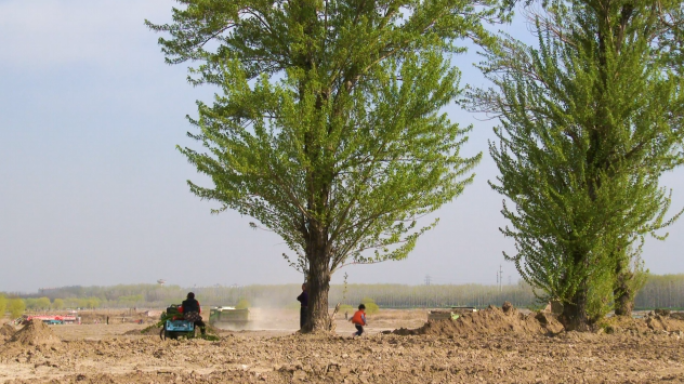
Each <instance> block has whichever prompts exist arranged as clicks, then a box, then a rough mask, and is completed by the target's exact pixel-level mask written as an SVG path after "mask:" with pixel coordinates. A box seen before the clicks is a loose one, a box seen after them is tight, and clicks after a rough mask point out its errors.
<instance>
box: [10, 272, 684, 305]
mask: <svg viewBox="0 0 684 384" xmlns="http://www.w3.org/2000/svg"><path fill="white" fill-rule="evenodd" d="M299 289H300V287H299V285H298V284H284V285H249V286H242V287H241V286H212V287H195V288H183V287H180V286H177V285H171V286H159V285H152V284H138V285H117V286H111V287H99V286H92V287H80V286H72V287H62V288H54V289H43V290H40V291H39V292H38V293H36V294H31V295H26V294H23V295H17V294H14V295H7V296H6V295H0V313H1V312H11V311H12V309H11V307H12V306H13V308H14V312H13V313H14V314H16V313H17V312H20V313H19V315H21V314H23V313H24V311H25V310H26V311H29V312H36V311H49V310H53V311H55V310H56V311H59V310H65V309H77V308H79V309H82V310H83V309H96V308H133V307H139V308H163V307H166V306H168V305H170V304H178V303H180V302H181V301H182V300H183V299H184V297H185V295H186V294H187V292H188V291H189V290H192V291H194V292H195V293H196V295H197V297H198V298H199V299H200V302H201V303H202V305H237V304H238V303H239V302H240V301H243V302H248V303H249V305H251V306H256V307H293V308H294V307H295V305H296V304H297V303H296V300H295V297H296V296H297V294H298V293H299ZM369 299H370V300H372V301H374V302H375V303H376V304H377V305H378V306H379V307H380V308H435V307H450V306H474V307H480V308H482V307H486V306H488V305H490V304H493V305H501V304H502V303H503V302H504V301H509V302H511V303H513V305H515V306H516V307H521V308H539V307H541V306H542V305H543V303H539V302H538V301H537V299H536V297H535V295H534V292H533V291H532V288H531V287H530V286H529V285H527V284H525V283H522V282H521V283H518V284H513V285H504V286H502V287H501V289H500V290H499V287H498V286H493V285H481V284H461V285H447V284H440V285H418V286H412V285H401V284H349V285H348V286H347V287H346V290H345V287H344V286H343V285H332V286H331V289H330V302H331V305H332V304H336V303H341V304H345V305H350V306H352V307H353V308H355V307H356V306H357V305H358V304H359V303H362V302H367V301H368V300H369ZM635 305H636V309H652V308H684V274H679V275H651V276H649V278H648V280H647V281H646V284H645V286H644V288H643V289H642V290H641V291H640V292H639V293H638V294H637V296H636V300H635Z"/></svg>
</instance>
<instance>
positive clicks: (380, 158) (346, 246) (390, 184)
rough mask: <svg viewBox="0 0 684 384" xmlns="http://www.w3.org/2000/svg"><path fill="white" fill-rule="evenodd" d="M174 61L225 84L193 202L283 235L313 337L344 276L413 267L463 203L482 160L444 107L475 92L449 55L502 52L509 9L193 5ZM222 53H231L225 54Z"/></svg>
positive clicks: (352, 3) (203, 133) (432, 0)
mask: <svg viewBox="0 0 684 384" xmlns="http://www.w3.org/2000/svg"><path fill="white" fill-rule="evenodd" d="M180 2H181V3H182V4H183V5H184V6H185V7H184V8H182V9H174V11H173V20H174V21H173V23H171V24H166V25H154V24H152V23H149V22H148V25H149V26H150V27H151V28H152V29H153V30H155V31H160V32H167V33H169V34H170V36H171V38H170V39H166V38H161V39H160V40H159V41H160V44H161V45H162V47H163V48H162V50H163V52H164V53H165V54H166V59H167V62H169V63H172V64H176V63H181V62H185V61H188V60H194V61H199V62H200V63H201V64H200V65H199V66H198V67H196V68H194V69H192V70H191V78H190V81H191V82H192V83H193V84H195V85H197V84H213V85H217V86H218V87H220V88H221V93H220V94H218V95H216V98H215V101H214V104H213V105H207V104H205V103H202V102H198V106H199V119H197V120H192V119H191V121H192V123H193V124H195V125H196V126H197V127H198V129H199V132H198V133H197V134H192V135H191V136H192V137H193V138H195V139H197V140H199V141H200V142H201V143H202V145H203V147H204V148H205V152H200V151H196V150H194V149H192V148H182V149H181V152H182V153H183V154H184V155H185V156H187V158H188V160H189V161H190V162H191V163H192V164H194V165H195V166H196V167H197V169H198V171H199V172H201V173H205V174H207V175H208V176H209V177H210V178H211V180H212V181H213V186H209V187H202V186H199V185H196V184H194V183H192V182H189V184H190V188H191V191H192V192H193V193H194V194H196V195H197V196H199V197H201V198H204V199H211V200H215V201H218V202H220V203H221V207H220V208H219V209H218V210H217V212H220V211H223V210H227V209H233V210H236V211H238V212H240V213H241V214H244V215H248V216H251V217H254V218H255V219H257V220H258V221H259V222H260V223H261V224H262V225H264V226H265V227H267V228H268V229H270V230H272V231H273V232H275V233H276V234H278V235H279V236H281V237H282V238H283V239H284V240H285V242H286V243H287V245H288V246H289V248H290V249H291V250H292V251H294V253H295V254H296V256H297V257H296V258H292V259H290V257H289V256H287V255H285V257H286V259H288V260H289V262H290V264H291V265H292V266H295V267H297V268H300V269H301V270H302V271H303V272H304V273H305V275H306V279H307V281H308V284H309V306H308V311H309V312H310V313H309V316H308V318H309V319H310V321H309V323H308V324H307V325H306V326H305V328H304V329H305V331H312V330H324V329H325V330H327V329H328V327H329V324H328V323H329V321H328V313H327V311H328V296H327V294H328V290H329V280H330V276H331V274H332V273H334V271H335V270H337V269H338V268H340V267H342V266H343V265H345V264H346V263H373V262H379V261H384V260H399V259H403V258H405V257H406V256H407V254H408V253H409V252H410V251H411V250H412V249H413V248H414V246H415V244H416V241H417V239H418V237H419V236H420V235H421V234H422V233H424V232H425V231H426V230H429V229H430V228H432V227H433V226H434V224H435V223H436V222H433V223H432V224H426V225H421V224H419V223H418V222H417V218H419V217H420V216H422V215H425V214H428V213H431V212H434V211H435V210H436V209H438V208H439V207H441V206H442V205H443V204H444V203H446V202H448V201H451V200H452V199H454V198H455V197H456V196H458V195H459V194H460V193H461V192H462V191H463V189H464V187H465V186H466V185H467V184H469V183H470V182H471V181H472V180H473V175H472V174H469V173H470V171H471V170H472V169H473V167H474V166H475V165H476V164H477V162H478V161H479V160H480V155H477V156H474V157H470V158H464V157H462V156H460V155H459V151H460V148H461V146H462V144H463V143H464V142H465V141H466V137H465V136H464V135H465V134H466V133H467V131H468V130H469V128H461V127H459V126H458V125H457V124H454V123H452V122H451V121H449V119H448V118H447V116H446V115H445V114H443V113H440V109H441V108H442V107H444V106H445V105H447V104H448V103H450V102H453V101H454V99H455V98H457V97H458V96H459V95H460V92H461V90H460V89H459V88H458V81H459V72H458V70H456V69H455V68H451V67H450V63H449V61H448V60H447V58H446V56H445V54H455V53H460V52H462V51H463V49H462V48H460V47H458V46H456V45H455V41H456V40H458V39H461V38H468V37H470V38H474V39H476V40H478V41H480V42H483V43H486V42H488V41H489V40H488V39H489V37H488V36H487V34H486V33H485V31H484V29H483V27H482V25H481V23H482V22H484V21H486V20H491V19H494V18H495V17H496V16H497V15H498V14H497V12H498V10H497V9H495V8H491V7H490V5H492V4H493V3H494V1H493V0H484V1H481V2H470V1H460V0H429V1H405V0H383V1H370V2H369V1H361V0H328V1H320V0H295V1H256V0H238V1H231V2H227V1H223V0H183V1H180ZM209 47H213V48H215V49H213V50H211V49H209Z"/></svg>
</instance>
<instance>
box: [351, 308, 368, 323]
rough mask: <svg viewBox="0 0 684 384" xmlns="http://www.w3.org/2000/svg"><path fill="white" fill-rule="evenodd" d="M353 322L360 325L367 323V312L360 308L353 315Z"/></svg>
mask: <svg viewBox="0 0 684 384" xmlns="http://www.w3.org/2000/svg"><path fill="white" fill-rule="evenodd" d="M351 322H352V323H354V324H358V325H366V313H365V312H364V311H362V310H360V309H359V310H358V311H356V313H354V316H352V318H351Z"/></svg>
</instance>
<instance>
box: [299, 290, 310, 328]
mask: <svg viewBox="0 0 684 384" xmlns="http://www.w3.org/2000/svg"><path fill="white" fill-rule="evenodd" d="M297 301H299V302H300V303H301V304H302V308H301V309H300V310H299V330H302V329H303V328H304V323H306V308H307V307H308V306H309V294H308V293H307V292H306V283H304V284H302V293H301V294H300V295H299V296H297Z"/></svg>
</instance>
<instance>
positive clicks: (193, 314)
mask: <svg viewBox="0 0 684 384" xmlns="http://www.w3.org/2000/svg"><path fill="white" fill-rule="evenodd" d="M178 312H180V313H182V314H183V318H184V319H185V320H188V321H192V322H193V323H195V326H196V327H199V329H200V332H202V334H203V335H204V334H205V333H206V331H207V330H206V324H204V321H202V316H200V313H202V308H201V307H200V303H199V301H197V300H195V294H194V293H192V292H189V293H188V298H187V300H185V301H183V303H182V304H181V306H180V308H178Z"/></svg>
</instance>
